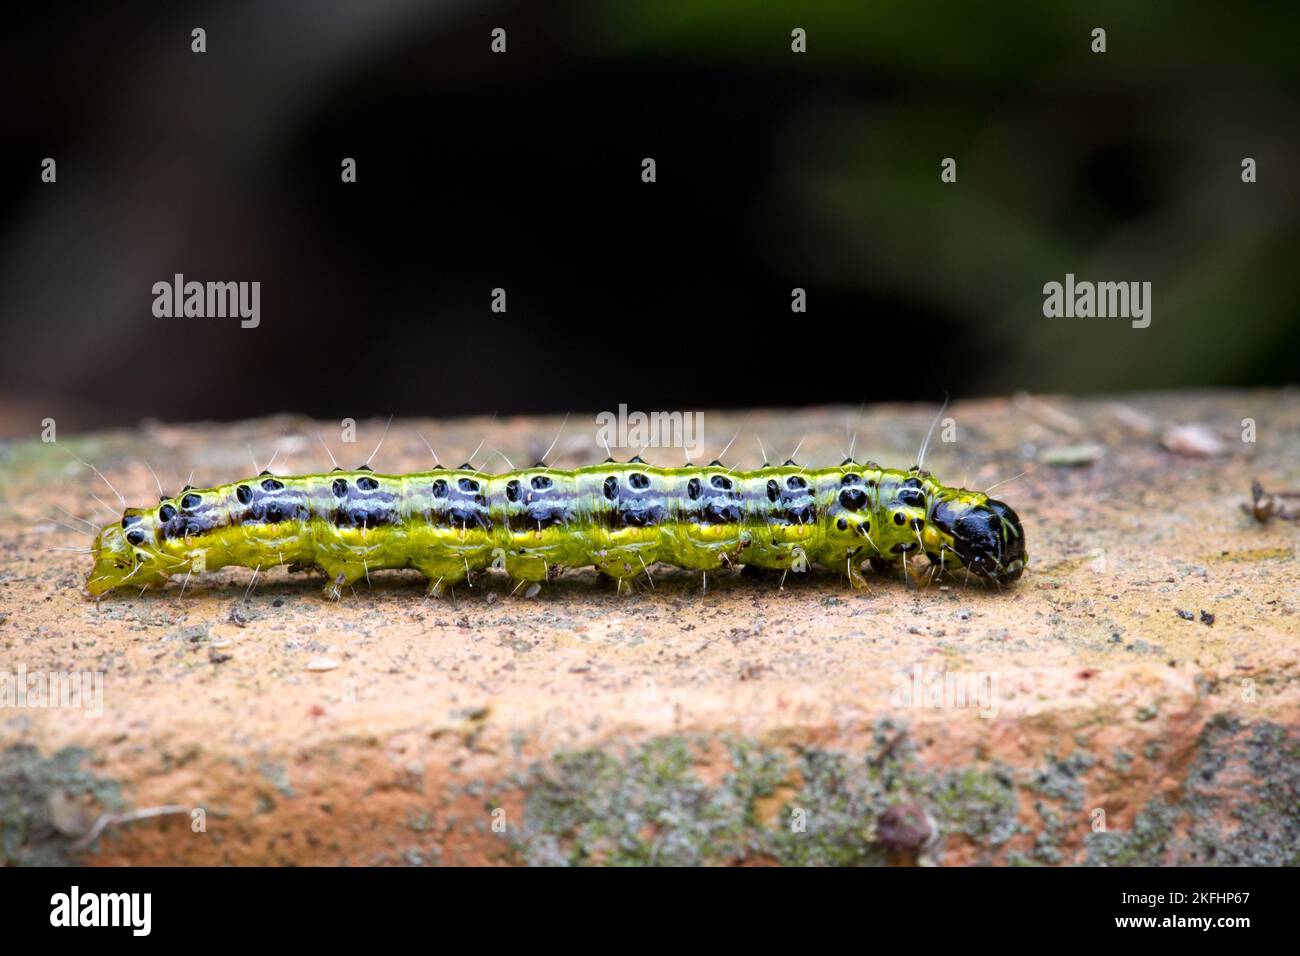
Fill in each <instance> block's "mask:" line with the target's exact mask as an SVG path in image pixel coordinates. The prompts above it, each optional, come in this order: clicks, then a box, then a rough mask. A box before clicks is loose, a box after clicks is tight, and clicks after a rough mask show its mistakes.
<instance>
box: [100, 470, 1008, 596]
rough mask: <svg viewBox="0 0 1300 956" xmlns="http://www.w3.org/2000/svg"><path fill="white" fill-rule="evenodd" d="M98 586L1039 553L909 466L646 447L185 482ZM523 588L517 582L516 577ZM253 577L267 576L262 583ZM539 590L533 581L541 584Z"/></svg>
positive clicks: (990, 566) (945, 567)
mask: <svg viewBox="0 0 1300 956" xmlns="http://www.w3.org/2000/svg"><path fill="white" fill-rule="evenodd" d="M91 552H92V554H93V556H94V566H93V568H92V570H91V572H90V575H89V577H88V579H87V582H86V588H87V591H88V592H89V594H90V595H91V596H92V597H95V598H99V597H101V596H103V595H105V594H107V593H108V592H110V591H113V590H115V589H118V588H125V587H132V586H134V587H136V588H140V589H142V590H143V589H145V588H148V587H151V586H154V585H160V584H162V583H164V582H165V581H167V579H168V578H170V577H173V576H175V575H177V574H184V575H186V579H187V580H188V577H189V575H192V574H196V573H202V572H205V571H213V570H216V569H218V568H222V567H228V566H239V567H245V568H251V569H253V572H254V578H256V575H257V574H258V573H259V572H260V571H262V570H264V569H267V568H271V567H275V566H278V565H290V566H291V567H292V566H298V567H314V568H318V569H320V570H321V571H323V572H324V574H325V576H326V584H325V589H324V593H325V595H326V596H327V597H329V598H332V599H335V600H337V599H338V598H339V597H340V596H341V594H342V590H343V589H344V588H345V587H348V586H350V585H352V584H354V583H355V582H357V581H358V580H360V579H362V578H366V579H367V580H368V579H369V575H370V573H371V572H372V571H379V570H385V569H397V568H414V569H416V570H417V571H419V572H420V573H421V574H423V575H424V576H425V577H426V578H427V579H428V581H429V593H430V594H432V595H440V594H442V593H444V592H445V591H446V590H447V589H448V588H450V587H452V586H453V585H456V584H458V583H461V582H464V581H466V580H467V579H471V583H472V577H473V576H474V575H476V574H477V573H478V572H480V571H484V570H486V569H489V568H496V569H499V570H503V571H504V572H505V573H506V574H507V575H509V576H510V578H511V579H513V580H514V581H516V582H518V583H519V584H522V583H523V582H536V583H539V584H540V582H544V581H551V580H554V579H555V578H556V577H557V576H558V575H559V574H560V573H562V572H563V571H564V570H566V569H571V568H583V567H590V566H594V567H595V568H596V569H598V571H600V572H602V573H604V574H606V575H608V576H610V577H612V578H613V579H615V580H616V581H617V582H618V587H619V591H620V592H622V590H623V588H624V586H627V587H628V589H629V590H630V589H631V582H630V579H632V578H635V577H636V576H638V575H641V574H645V575H647V576H649V574H650V571H649V569H650V567H651V566H652V565H654V564H656V563H663V564H668V565H674V566H676V567H678V568H684V569H691V570H696V571H700V572H703V574H704V584H705V587H707V580H708V579H707V574H708V572H709V571H711V570H714V569H717V568H724V567H736V566H739V565H745V566H748V567H754V568H760V569H767V570H769V571H780V572H782V573H783V575H784V573H786V572H789V571H791V570H794V571H802V570H805V569H807V568H808V567H809V566H812V565H816V566H820V567H824V568H831V569H838V570H840V571H842V572H843V573H844V574H846V575H847V576H848V579H849V581H850V583H851V584H852V585H853V586H854V587H858V588H862V587H866V581H865V578H864V576H863V574H862V568H863V565H865V564H867V563H868V562H870V564H871V565H872V566H873V567H875V568H877V569H884V568H888V567H892V566H899V567H902V568H903V569H904V570H907V569H908V566H907V562H908V560H909V558H912V557H917V558H919V557H920V555H921V554H924V555H925V556H926V558H927V559H928V561H929V563H930V565H931V566H932V567H933V571H932V574H934V575H938V574H942V573H943V572H945V571H955V570H964V572H965V574H966V576H967V578H969V577H970V576H972V575H973V576H975V577H976V578H979V579H983V580H985V581H988V582H992V583H994V584H996V585H998V586H999V587H1000V586H1001V585H1004V584H1008V583H1010V582H1012V581H1015V580H1017V579H1018V578H1019V577H1020V576H1021V574H1022V573H1023V571H1024V569H1025V566H1026V564H1027V562H1028V556H1027V552H1026V549H1025V536H1024V531H1023V529H1022V527H1021V523H1020V519H1019V517H1018V516H1017V515H1016V513H1015V512H1014V511H1013V510H1012V509H1011V508H1010V507H1009V506H1008V505H1006V504H1005V503H1004V502H1002V501H999V500H997V499H994V498H990V497H989V496H988V495H987V494H985V493H982V492H976V491H967V490H965V489H961V488H952V487H947V486H945V485H943V484H941V483H940V482H939V481H937V480H936V479H935V478H934V477H933V476H931V474H930V473H929V472H927V471H924V470H922V468H921V467H920V465H919V464H918V465H914V466H913V467H912V468H910V469H908V470H905V471H903V470H897V469H887V468H882V467H881V466H879V465H878V464H876V463H875V462H871V461H867V462H863V463H857V462H854V461H853V460H851V459H846V460H845V461H843V462H842V463H841V464H840V465H839V466H838V467H831V468H818V469H810V468H805V467H802V466H800V465H798V464H796V463H795V462H794V461H793V460H790V461H786V462H785V463H784V464H782V465H776V466H773V465H767V464H765V465H763V466H762V467H761V468H758V469H755V470H752V471H735V470H731V469H727V468H725V467H723V466H722V465H721V463H720V462H717V461H715V462H713V463H711V464H710V465H708V466H690V467H681V468H656V467H652V466H650V465H648V464H646V462H645V461H644V460H642V459H641V458H640V457H639V456H637V457H633V458H631V459H630V460H628V461H626V462H615V461H614V460H613V459H612V458H611V459H608V460H606V461H605V462H603V463H601V464H597V465H590V466H586V467H581V468H577V469H575V470H570V471H560V470H556V469H554V468H551V467H548V466H546V465H544V464H541V463H539V464H537V465H535V466H533V467H532V468H524V469H518V470H515V469H511V470H510V471H507V472H504V473H500V474H488V473H485V472H483V471H480V470H478V469H476V468H473V467H472V466H470V465H469V464H466V465H464V466H462V467H460V468H443V467H441V466H438V467H435V468H434V469H433V470H431V471H423V472H418V473H414V474H405V475H385V474H377V473H374V472H372V471H371V470H370V468H369V467H368V466H364V465H363V466H362V467H361V468H360V469H357V470H355V471H345V470H343V469H340V468H337V467H336V468H335V469H334V470H333V471H331V472H327V473H324V474H310V475H302V476H298V477H277V476H276V475H273V474H271V473H270V472H269V471H263V472H262V473H261V474H259V475H257V476H256V477H255V478H249V479H245V480H242V481H236V482H233V483H231V484H226V485H220V486H217V487H214V488H206V489H199V488H190V487H188V486H187V487H186V488H184V489H182V492H181V494H179V495H177V496H175V497H170V498H168V497H164V498H162V500H161V501H160V503H159V505H158V506H157V507H155V508H149V509H138V508H126V509H125V510H124V512H123V514H122V518H121V520H120V521H119V522H115V523H113V524H109V525H107V526H104V527H102V528H101V529H99V532H98V534H97V535H96V538H95V541H94V545H93V546H92V548H91ZM516 586H518V584H517V585H516ZM250 587H251V585H250ZM529 590H530V591H532V590H533V587H532V586H531V585H530V587H529Z"/></svg>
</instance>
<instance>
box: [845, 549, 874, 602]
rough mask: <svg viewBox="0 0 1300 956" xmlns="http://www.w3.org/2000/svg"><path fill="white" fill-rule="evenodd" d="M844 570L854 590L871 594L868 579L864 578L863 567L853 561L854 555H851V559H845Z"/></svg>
mask: <svg viewBox="0 0 1300 956" xmlns="http://www.w3.org/2000/svg"><path fill="white" fill-rule="evenodd" d="M844 569H845V572H846V573H847V574H848V576H849V586H850V587H852V588H853V590H855V591H866V592H868V593H870V591H871V586H870V585H869V584H867V579H866V577H864V576H863V574H862V569H861V567H860V566H859V565H858V562H856V561H854V560H853V556H852V555H849V557H847V558H846V559H845V561H844Z"/></svg>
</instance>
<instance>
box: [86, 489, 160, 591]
mask: <svg viewBox="0 0 1300 956" xmlns="http://www.w3.org/2000/svg"><path fill="white" fill-rule="evenodd" d="M146 520H148V519H147V516H146V515H145V513H144V512H140V511H136V510H134V509H128V510H127V512H126V514H124V515H123V516H122V521H121V523H120V524H110V525H105V526H104V527H103V528H101V529H100V531H99V534H97V535H96V536H95V543H94V544H93V545H91V549H90V550H91V554H93V555H94V556H95V564H94V567H93V568H91V571H90V577H89V578H87V579H86V590H87V591H88V592H89V593H90V596H91V597H99V596H100V595H101V594H106V593H107V592H109V591H111V590H113V589H114V588H116V587H122V586H124V585H133V586H135V587H141V588H143V587H144V586H145V585H147V584H161V583H162V582H163V581H165V580H167V575H166V574H164V573H163V572H162V570H161V567H160V565H159V561H160V559H161V555H160V554H158V552H157V550H156V549H155V548H153V541H154V537H153V535H152V534H151V533H150V532H149V530H148V529H147V527H145V526H144V522H145V521H146Z"/></svg>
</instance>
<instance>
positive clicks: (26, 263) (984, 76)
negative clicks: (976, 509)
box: [0, 0, 1300, 434]
mask: <svg viewBox="0 0 1300 956" xmlns="http://www.w3.org/2000/svg"><path fill="white" fill-rule="evenodd" d="M196 26H201V27H203V28H205V29H206V31H207V52H206V53H204V54H201V55H197V54H194V53H191V52H190V43H191V38H190V30H191V29H192V28H193V27H196ZM497 26H500V27H504V28H505V29H506V30H507V43H508V52H507V53H506V54H505V55H494V54H493V53H492V52H491V51H490V49H489V43H490V36H489V33H490V31H491V30H492V28H494V27H497ZM1097 26H1100V27H1104V28H1105V29H1106V30H1107V47H1108V51H1107V52H1106V53H1105V54H1102V55H1097V54H1094V53H1092V52H1091V51H1090V42H1091V38H1090V31H1091V30H1092V28H1093V27H1097ZM794 27H802V28H803V29H805V30H806V31H807V36H808V52H807V53H806V54H802V55H796V54H794V53H792V52H791V50H790V43H791V37H790V31H791V30H792V29H793V28H794ZM1298 37H1300V5H1297V4H1294V3H1288V4H1276V5H1269V6H1255V5H1247V4H1230V5H1229V4H1215V5H1210V4H1205V5H1198V4H1189V3H1181V2H1178V3H1176V2H1143V3H1131V2H1123V3H1087V4H1084V3H1053V4H1043V3H1041V2H999V3H969V2H961V3H926V2H871V3H866V2H823V3H816V4H806V3H805V4H795V3H776V2H757V0H755V2H747V3H742V2H731V0H708V2H705V0H606V2H568V3H536V2H532V3H529V2H522V0H521V2H501V3H469V2H444V3H439V2H432V0H423V2H414V0H406V2H404V0H396V2H391V0H390V2H386V0H372V2H359V0H357V2H340V0H317V2H311V3H308V2H302V3H259V2H221V3H198V4H184V3H170V4H143V3H136V4H132V3H118V4H113V5H111V6H110V5H102V4H93V5H92V4H88V5H85V6H84V7H48V8H47V7H44V6H42V7H41V8H40V9H39V10H37V11H26V12H25V11H23V10H20V9H19V8H12V9H8V10H7V11H6V28H5V31H4V35H3V37H2V38H0V64H3V69H4V72H5V119H4V124H3V130H2V131H0V139H2V143H3V148H2V149H0V163H2V164H3V165H2V167H0V172H2V173H3V175H0V310H2V312H0V315H2V319H0V323H2V326H0V335H2V340H0V342H2V348H3V357H2V358H0V409H2V410H3V411H2V413H0V422H2V423H3V429H4V431H5V433H8V434H30V433H34V432H35V431H36V430H37V429H38V428H39V421H40V419H41V418H42V417H45V416H47V415H53V416H56V417H58V420H59V427H60V429H61V430H71V431H79V430H82V429H87V428H92V427H100V426H106V425H119V424H131V423H134V422H135V421H137V420H139V419H141V418H159V419H164V420H175V421H183V420H193V419H205V418H215V419H231V418H238V417H245V416H254V415H261V414H267V413H271V412H278V411H301V412H306V413H310V414H313V415H317V416H322V417H340V416H354V417H357V418H360V417H362V416H367V415H387V414H389V413H396V414H399V415H404V414H409V415H456V414H464V413H478V412H489V413H490V412H499V413H502V414H512V413H533V412H537V413H540V412H565V411H573V412H585V411H593V410H600V409H612V408H616V407H617V405H618V403H620V402H626V403H628V404H629V405H630V406H631V407H632V408H634V409H635V408H640V409H645V410H654V409H689V408H704V407H715V406H741V405H746V406H747V405H768V406H771V405H782V406H784V405H805V404H814V403H830V402H835V403H845V404H850V405H857V404H858V403H860V402H861V401H863V400H864V399H865V400H889V399H918V398H920V399H926V400H935V399H937V398H938V397H940V396H941V395H942V394H943V393H944V392H945V391H948V392H950V393H951V394H952V395H953V396H954V397H970V396H973V395H981V394H995V393H1006V392H1010V391H1014V390H1018V389H1028V390H1031V391H1044V390H1046V391H1064V392H1080V393H1086V392H1114V391H1123V390H1129V389H1149V388H1170V387H1203V386H1216V385H1239V386H1254V385H1267V384H1280V383H1284V382H1288V381H1295V380H1296V378H1297V375H1296V359H1297V356H1298V355H1300V322H1298V321H1297V319H1298V318H1300V307H1298V306H1297V297H1296V292H1297V282H1296V265H1297V251H1300V216H1298V215H1297V211H1298V210H1297V206H1298V199H1300V194H1298V192H1297V187H1296V183H1295V174H1296V171H1297V170H1300V149H1298V146H1300V122H1298V121H1300V110H1297V93H1298V92H1300V90H1298V85H1300V83H1298V75H1297V62H1300V56H1298V55H1297V52H1296V43H1297V38H1298ZM47 156H49V157H54V158H55V159H56V160H57V162H58V167H57V169H58V181H57V184H54V185H47V184H43V183H41V181H40V172H41V165H40V164H41V161H42V159H43V158H44V157H47ZM647 156H649V157H653V158H654V159H655V160H656V162H657V164H658V170H657V172H658V182H656V183H654V184H645V183H643V182H641V177H640V173H641V165H640V164H641V160H642V158H643V157H647ZM948 156H951V157H954V158H956V159H957V162H958V181H957V183H956V184H955V185H945V184H942V183H941V182H940V179H939V172H940V161H941V160H942V159H943V158H944V157H948ZM1246 156H1250V157H1253V158H1255V159H1256V160H1257V162H1258V166H1259V174H1258V175H1259V181H1258V183H1256V184H1254V185H1246V184H1243V183H1242V181H1241V175H1240V173H1241V165H1240V164H1241V160H1242V158H1243V157H1246ZM343 157H354V158H355V159H356V160H357V163H358V182H357V183H356V184H351V185H348V184H344V183H342V182H341V181H340V162H341V160H342V159H343ZM177 272H179V273H183V274H184V275H185V276H186V277H187V278H188V279H197V280H200V281H207V280H236V281H239V280H243V281H252V280H257V281H260V282H261V283H262V300H261V325H260V327H258V328H256V329H242V328H240V326H239V322H238V321H237V320H235V319H211V318H209V319H197V318H189V319H186V318H172V319H161V318H156V317H155V316H154V315H153V313H152V306H153V293H152V291H151V287H152V285H153V284H154V283H155V282H158V281H160V280H165V281H170V279H171V277H172V275H173V274H174V273H177ZM1066 272H1073V273H1075V274H1076V275H1077V276H1078V277H1079V278H1081V279H1088V278H1091V279H1095V280H1137V281H1150V282H1152V283H1153V287H1154V290H1153V321H1152V324H1151V326H1150V328H1147V329H1144V330H1135V329H1132V328H1131V327H1130V325H1129V323H1128V322H1127V321H1124V320H1120V319H1110V320H1103V319H1046V318H1044V317H1043V315H1042V304H1043V294H1042V287H1043V284H1044V283H1045V282H1048V281H1051V280H1058V281H1060V280H1062V279H1063V277H1064V275H1065V273H1066ZM497 286H500V287H504V288H505V289H506V290H507V294H508V311H507V312H506V313H505V314H504V315H501V314H494V313H492V312H491V311H490V309H489V304H490V292H491V290H492V289H493V288H494V287H497ZM795 286H800V287H803V288H805V289H806V290H807V296H808V313H807V315H792V314H791V311H790V290H791V289H792V288H793V287H795Z"/></svg>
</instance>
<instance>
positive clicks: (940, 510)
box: [931, 493, 1029, 584]
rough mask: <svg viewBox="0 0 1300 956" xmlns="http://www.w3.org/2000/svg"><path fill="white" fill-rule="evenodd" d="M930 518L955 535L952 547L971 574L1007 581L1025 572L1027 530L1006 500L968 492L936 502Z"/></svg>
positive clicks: (1027, 559)
mask: <svg viewBox="0 0 1300 956" xmlns="http://www.w3.org/2000/svg"><path fill="white" fill-rule="evenodd" d="M931 520H932V521H933V522H934V524H935V526H936V527H938V528H939V530H941V531H943V532H944V533H945V534H947V535H948V536H949V537H951V538H952V542H953V543H952V546H951V547H952V550H953V551H955V552H956V553H957V557H958V558H959V559H960V560H961V563H962V566H963V567H965V568H968V569H969V570H970V572H971V573H972V574H976V575H978V576H979V577H982V578H985V579H987V580H990V581H994V582H996V583H997V584H1008V583H1010V582H1012V581H1015V580H1016V579H1017V578H1019V577H1020V575H1022V574H1023V573H1024V571H1025V565H1026V564H1028V563H1029V555H1028V553H1027V552H1026V551H1025V532H1024V529H1023V528H1022V527H1021V525H1020V518H1019V516H1018V515H1017V514H1016V513H1015V512H1014V511H1013V510H1011V507H1010V506H1009V505H1007V504H1006V503H1005V502H1002V501H998V500H997V499H996V498H989V497H986V496H984V495H972V494H969V493H966V494H964V495H961V496H959V497H957V498H953V499H949V500H944V501H939V502H938V503H936V505H935V508H934V512H933V514H932V515H931Z"/></svg>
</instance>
